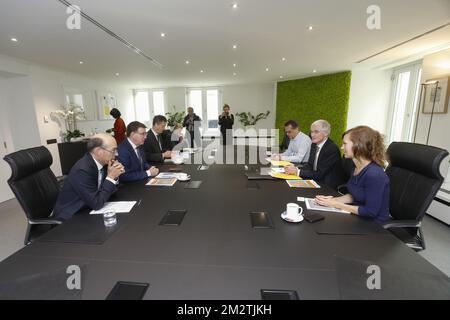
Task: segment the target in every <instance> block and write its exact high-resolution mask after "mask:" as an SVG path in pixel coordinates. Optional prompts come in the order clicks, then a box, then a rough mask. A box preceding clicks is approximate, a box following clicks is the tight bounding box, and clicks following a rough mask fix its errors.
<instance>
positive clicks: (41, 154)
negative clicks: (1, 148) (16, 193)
mask: <svg viewBox="0 0 450 320" xmlns="http://www.w3.org/2000/svg"><path fill="white" fill-rule="evenodd" d="M3 159H4V160H5V161H6V162H8V164H9V165H10V167H11V170H12V173H11V177H10V178H9V180H10V181H17V180H20V179H22V178H23V177H26V176H29V175H31V174H33V173H36V172H39V171H41V170H43V169H47V168H49V167H50V166H51V165H52V163H53V158H52V155H51V153H50V151H48V149H47V148H46V147H44V146H41V147H35V148H30V149H24V150H20V151H17V152H13V153H10V154H8V155H6V156H5V157H4V158H3Z"/></svg>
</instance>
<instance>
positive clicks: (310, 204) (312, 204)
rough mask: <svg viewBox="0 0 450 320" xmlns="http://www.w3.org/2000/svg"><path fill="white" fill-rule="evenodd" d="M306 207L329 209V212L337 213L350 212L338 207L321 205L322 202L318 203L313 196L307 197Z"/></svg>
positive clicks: (309, 208)
mask: <svg viewBox="0 0 450 320" xmlns="http://www.w3.org/2000/svg"><path fill="white" fill-rule="evenodd" d="M305 203H306V208H307V209H308V210H320V211H328V212H337V213H346V214H348V213H350V212H348V211H345V210H342V209H336V208H330V207H325V206H321V205H320V204H317V203H316V202H315V201H314V199H312V198H305Z"/></svg>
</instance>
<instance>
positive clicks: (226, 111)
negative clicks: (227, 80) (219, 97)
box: [219, 104, 234, 145]
mask: <svg viewBox="0 0 450 320" xmlns="http://www.w3.org/2000/svg"><path fill="white" fill-rule="evenodd" d="M233 124H234V116H233V115H232V114H231V113H230V106H229V105H227V104H225V105H224V106H223V112H222V114H221V115H220V116H219V125H220V133H221V136H222V144H223V145H226V144H227V132H228V133H229V137H230V141H231V142H233V136H232V131H231V130H233ZM227 130H229V131H227Z"/></svg>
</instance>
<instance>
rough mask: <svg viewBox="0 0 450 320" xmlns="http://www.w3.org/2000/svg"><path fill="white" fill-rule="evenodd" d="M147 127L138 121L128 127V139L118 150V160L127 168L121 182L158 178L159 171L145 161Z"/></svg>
mask: <svg viewBox="0 0 450 320" xmlns="http://www.w3.org/2000/svg"><path fill="white" fill-rule="evenodd" d="M146 128H147V127H146V126H145V125H144V124H143V123H141V122H138V121H133V122H130V123H129V124H128V126H127V139H126V140H125V141H123V142H122V143H121V144H120V145H119V148H118V152H119V156H118V160H119V162H120V163H122V164H123V166H124V167H125V173H124V174H123V175H122V176H120V182H133V181H138V180H143V179H147V178H148V177H151V176H156V175H157V174H158V173H159V170H158V169H157V168H155V167H150V165H149V164H148V162H147V160H146V159H145V152H144V150H143V149H142V148H140V146H142V145H143V144H144V142H145V139H146V138H147V132H146V130H145V129H146Z"/></svg>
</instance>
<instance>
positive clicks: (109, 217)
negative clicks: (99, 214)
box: [103, 210, 117, 227]
mask: <svg viewBox="0 0 450 320" xmlns="http://www.w3.org/2000/svg"><path fill="white" fill-rule="evenodd" d="M103 222H104V223H105V226H106V227H112V226H115V225H116V224H117V217H116V211H114V210H109V211H107V212H105V213H104V214H103Z"/></svg>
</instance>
